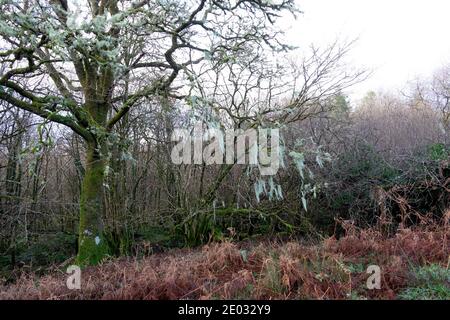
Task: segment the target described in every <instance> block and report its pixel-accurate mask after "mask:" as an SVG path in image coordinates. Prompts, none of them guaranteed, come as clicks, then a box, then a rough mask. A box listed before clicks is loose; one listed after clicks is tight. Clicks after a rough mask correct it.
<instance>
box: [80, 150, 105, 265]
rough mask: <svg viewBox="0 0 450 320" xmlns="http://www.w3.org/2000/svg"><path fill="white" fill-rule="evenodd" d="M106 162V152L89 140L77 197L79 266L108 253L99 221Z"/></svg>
mask: <svg viewBox="0 0 450 320" xmlns="http://www.w3.org/2000/svg"><path fill="white" fill-rule="evenodd" d="M106 161H107V160H106V153H105V152H103V150H99V149H98V147H97V144H94V143H88V146H87V154H86V169H85V174H84V178H83V184H82V187H81V197H80V225H79V237H78V257H77V262H78V264H79V265H92V264H97V263H98V262H99V261H100V260H102V259H103V258H104V257H105V256H106V254H107V253H108V245H107V243H106V241H105V238H104V235H103V222H102V214H103V209H104V206H103V182H104V174H105V167H106Z"/></svg>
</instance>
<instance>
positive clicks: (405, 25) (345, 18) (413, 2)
mask: <svg viewBox="0 0 450 320" xmlns="http://www.w3.org/2000/svg"><path fill="white" fill-rule="evenodd" d="M297 3H298V7H299V8H300V9H301V10H302V11H303V14H302V15H299V17H298V18H297V20H296V21H294V22H292V23H289V22H287V21H286V22H285V23H288V24H290V30H288V32H287V35H288V39H289V41H292V42H293V43H294V44H295V45H298V46H301V47H305V46H307V45H308V44H311V43H314V44H315V45H326V44H327V43H330V42H332V41H333V40H335V39H336V37H339V38H340V39H343V40H345V39H348V40H351V39H354V38H359V40H358V42H357V43H356V45H355V47H354V49H353V50H352V52H351V55H350V59H351V60H352V64H354V65H355V66H362V67H367V68H369V69H372V70H373V71H374V73H373V75H372V77H371V78H370V79H369V80H367V81H366V82H365V83H363V84H359V85H357V86H356V87H355V88H354V91H353V93H352V94H351V97H352V99H358V98H360V97H362V96H363V95H364V94H365V93H366V92H367V91H369V90H374V91H377V90H379V89H381V90H382V89H390V88H394V89H395V88H401V87H403V86H404V85H405V83H406V82H407V81H408V80H412V79H414V78H415V77H417V76H429V75H430V74H431V73H433V71H434V70H436V69H438V68H439V67H440V66H442V65H444V64H446V63H450V1H449V0H297Z"/></svg>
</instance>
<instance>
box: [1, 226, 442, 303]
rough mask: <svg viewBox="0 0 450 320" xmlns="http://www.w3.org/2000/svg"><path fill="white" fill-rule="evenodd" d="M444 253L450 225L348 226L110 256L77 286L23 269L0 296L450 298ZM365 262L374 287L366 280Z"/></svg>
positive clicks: (52, 275)
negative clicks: (306, 235) (302, 235)
mask: <svg viewBox="0 0 450 320" xmlns="http://www.w3.org/2000/svg"><path fill="white" fill-rule="evenodd" d="M449 254H450V226H449V225H448V224H445V225H441V226H435V227H420V228H419V227H417V228H415V229H399V230H398V231H397V232H396V234H395V235H393V236H390V237H387V236H383V234H382V232H380V231H377V230H375V229H363V230H361V229H357V228H354V227H351V226H350V227H349V228H347V230H346V235H345V236H343V237H341V238H340V239H336V238H335V237H330V238H327V239H323V240H322V241H320V242H318V243H316V244H304V243H300V242H298V241H291V242H276V241H261V242H249V241H247V242H237V243H232V242H222V243H212V244H208V245H205V246H203V247H201V248H197V249H173V250H169V251H167V252H164V253H157V254H153V255H150V256H148V257H145V258H142V259H137V258H114V259H113V258H111V259H109V260H106V261H104V262H103V263H102V264H101V265H98V266H95V267H88V268H86V269H84V270H82V274H81V290H69V289H68V288H67V286H66V280H67V277H68V275H67V274H66V273H65V272H64V271H63V270H60V271H53V272H51V273H49V274H47V275H44V276H40V277H39V276H37V275H36V274H33V273H23V274H22V275H21V276H20V277H19V279H18V280H17V281H16V282H15V283H14V284H9V285H1V284H0V299H450V270H449V263H450V256H449ZM371 265H376V266H378V267H379V268H380V280H381V283H380V289H376V288H372V289H370V288H369V287H370V285H369V287H368V285H367V282H368V279H369V277H370V278H371V279H375V280H374V281H376V274H371V273H368V268H369V266H371ZM370 270H371V269H370V268H369V271H370ZM372 272H373V271H372ZM369 282H370V283H372V284H373V283H375V282H372V281H371V280H370V279H369Z"/></svg>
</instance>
